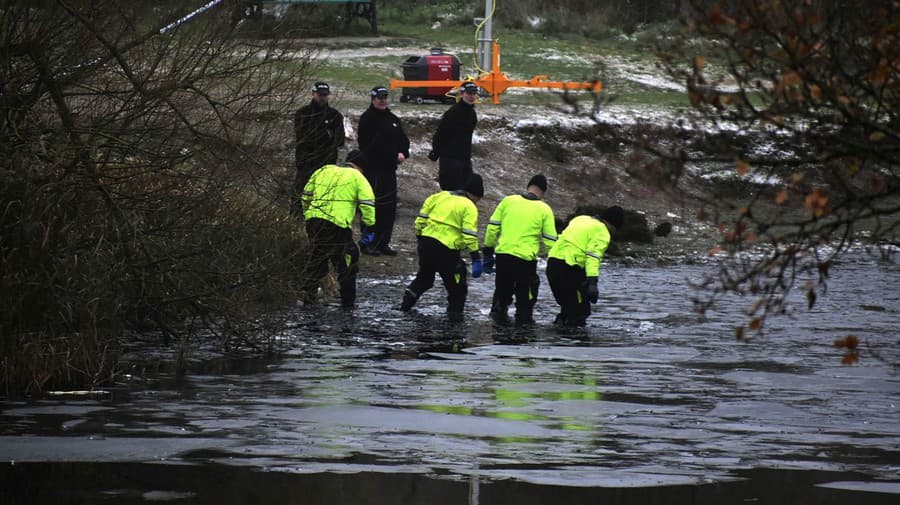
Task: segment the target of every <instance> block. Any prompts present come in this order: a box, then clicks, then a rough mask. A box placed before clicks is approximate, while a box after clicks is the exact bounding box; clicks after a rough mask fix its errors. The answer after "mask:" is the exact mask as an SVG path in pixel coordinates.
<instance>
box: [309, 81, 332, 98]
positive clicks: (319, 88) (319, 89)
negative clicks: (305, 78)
mask: <svg viewBox="0 0 900 505" xmlns="http://www.w3.org/2000/svg"><path fill="white" fill-rule="evenodd" d="M312 90H313V91H314V92H315V93H318V94H320V95H330V94H331V87H330V86H329V85H328V83H327V82H317V83H315V84H313V89H312Z"/></svg>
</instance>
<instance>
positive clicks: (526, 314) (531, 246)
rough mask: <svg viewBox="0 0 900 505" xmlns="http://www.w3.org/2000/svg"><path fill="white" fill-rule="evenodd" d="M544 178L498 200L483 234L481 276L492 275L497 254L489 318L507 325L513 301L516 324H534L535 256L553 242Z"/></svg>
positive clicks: (537, 177) (538, 177)
mask: <svg viewBox="0 0 900 505" xmlns="http://www.w3.org/2000/svg"><path fill="white" fill-rule="evenodd" d="M546 191H547V178H546V177H544V175H543V174H538V175H535V176H534V177H532V178H531V180H529V181H528V185H527V186H526V190H525V193H523V194H521V195H509V196H507V197H504V198H503V200H500V203H499V204H498V205H497V208H496V209H494V213H493V214H491V218H490V219H489V220H488V224H487V229H486V231H485V233H484V258H483V262H484V273H491V271H492V270H493V266H494V253H495V252H496V261H497V262H496V273H497V276H496V277H495V278H494V299H493V303H492V304H491V318H492V319H493V320H494V321H495V322H497V323H498V324H508V323H509V315H508V309H509V304H510V303H512V300H513V295H515V297H516V324H531V323H534V319H533V318H532V314H533V313H534V304H535V302H537V295H538V288H539V287H540V284H541V281H540V277H538V274H537V256H538V252H540V248H541V242H543V243H544V245H545V247H547V248H548V249H549V247H550V246H551V245H552V244H553V243H554V242H555V241H556V221H555V220H554V219H553V210H552V209H551V208H550V206H549V205H547V204H546V203H545V202H544V201H543V200H542V198H543V196H544V193H545V192H546Z"/></svg>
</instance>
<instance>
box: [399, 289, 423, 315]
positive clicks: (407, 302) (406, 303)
mask: <svg viewBox="0 0 900 505" xmlns="http://www.w3.org/2000/svg"><path fill="white" fill-rule="evenodd" d="M418 299H419V297H418V296H416V295H415V294H414V293H413V292H412V291H410V290H406V292H405V293H403V301H402V302H400V310H402V311H403V312H406V311H408V310H409V309H411V308H412V307H413V305H415V304H416V301H417V300H418Z"/></svg>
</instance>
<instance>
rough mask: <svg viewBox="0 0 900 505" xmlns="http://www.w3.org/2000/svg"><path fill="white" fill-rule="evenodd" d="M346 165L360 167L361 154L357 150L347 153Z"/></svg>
mask: <svg viewBox="0 0 900 505" xmlns="http://www.w3.org/2000/svg"><path fill="white" fill-rule="evenodd" d="M346 162H347V163H353V164H354V165H356V166H362V153H361V152H360V151H359V149H351V150H350V152H349V153H347V159H346Z"/></svg>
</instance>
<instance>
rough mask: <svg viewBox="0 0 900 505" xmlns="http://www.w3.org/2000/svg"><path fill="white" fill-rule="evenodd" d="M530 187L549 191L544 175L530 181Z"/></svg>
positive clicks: (536, 176) (538, 175)
mask: <svg viewBox="0 0 900 505" xmlns="http://www.w3.org/2000/svg"><path fill="white" fill-rule="evenodd" d="M528 186H537V187H539V188H541V191H544V192H546V191H547V178H546V177H544V174H537V175H535V176H534V177H532V178H531V179H530V180H529V181H528ZM528 186H525V187H526V188H527V187H528Z"/></svg>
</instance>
